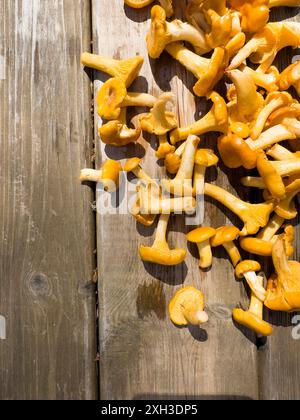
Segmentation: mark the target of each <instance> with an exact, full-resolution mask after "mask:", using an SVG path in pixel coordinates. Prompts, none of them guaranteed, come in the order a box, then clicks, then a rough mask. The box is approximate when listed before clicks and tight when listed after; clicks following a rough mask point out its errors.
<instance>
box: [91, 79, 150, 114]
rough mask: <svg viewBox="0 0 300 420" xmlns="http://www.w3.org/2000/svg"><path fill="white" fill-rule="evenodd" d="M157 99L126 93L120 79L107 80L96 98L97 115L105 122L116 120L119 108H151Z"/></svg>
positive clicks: (140, 94) (144, 94)
mask: <svg viewBox="0 0 300 420" xmlns="http://www.w3.org/2000/svg"><path fill="white" fill-rule="evenodd" d="M156 101H157V98H155V97H154V96H152V95H149V94H148V93H137V92H127V89H126V85H125V83H124V82H123V81H122V80H121V79H117V78H113V79H109V80H107V82H105V83H104V84H103V86H102V87H101V89H100V90H99V93H98V97H97V104H98V115H99V116H100V117H101V118H103V119H105V120H117V119H118V118H119V116H120V114H121V108H126V107H128V106H137V107H138V106H140V107H148V108H152V107H153V106H154V105H155V102H156Z"/></svg>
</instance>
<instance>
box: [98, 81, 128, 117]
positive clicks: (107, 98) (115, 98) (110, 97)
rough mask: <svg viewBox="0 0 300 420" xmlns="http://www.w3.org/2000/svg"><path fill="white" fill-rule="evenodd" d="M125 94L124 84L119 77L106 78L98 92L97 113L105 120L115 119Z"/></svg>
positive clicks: (118, 114)
mask: <svg viewBox="0 0 300 420" xmlns="http://www.w3.org/2000/svg"><path fill="white" fill-rule="evenodd" d="M126 95H127V89H126V85H125V83H124V82H123V81H122V80H121V79H117V78H112V79H109V80H107V82H105V83H104V85H103V86H102V87H101V89H100V90H99V93H98V97H97V104H98V115H99V116H100V117H101V118H103V119H105V120H117V119H118V118H119V116H120V113H121V105H122V102H123V101H124V99H125V98H126Z"/></svg>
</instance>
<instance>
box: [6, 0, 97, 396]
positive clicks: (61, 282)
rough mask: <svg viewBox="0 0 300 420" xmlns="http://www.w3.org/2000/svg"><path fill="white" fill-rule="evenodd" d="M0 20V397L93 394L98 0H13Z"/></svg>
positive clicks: (94, 384) (94, 386)
mask: <svg viewBox="0 0 300 420" xmlns="http://www.w3.org/2000/svg"><path fill="white" fill-rule="evenodd" d="M0 28H1V30H0V39H1V42H0V56H1V62H0V65H1V64H2V63H3V68H2V69H1V70H3V71H1V80H0V98H1V99H0V100H1V106H0V127H1V129H0V135H1V141H0V155H1V164H0V179H1V185H0V197H1V202H2V205H1V210H0V229H1V230H0V238H1V240H0V315H1V316H2V317H3V318H1V319H2V325H3V321H4V320H5V321H6V334H4V331H3V329H2V334H0V355H1V356H0V382H1V387H0V399H29V400H30V399H46V400H49V399H50V400H52V399H94V398H96V397H97V381H96V363H95V358H96V353H97V350H96V333H95V330H96V328H95V293H94V291H95V285H94V284H93V283H92V281H91V279H92V276H93V270H94V266H95V261H94V259H95V257H94V254H93V251H94V247H95V237H94V216H93V212H92V209H91V205H90V203H91V202H92V201H93V192H92V191H91V190H90V188H89V187H87V186H81V185H80V182H79V180H78V179H79V173H80V169H81V168H82V167H84V166H87V165H91V150H92V138H93V136H92V132H91V131H92V130H91V119H90V100H91V92H90V87H89V79H88V77H87V76H86V75H85V74H84V72H83V71H82V68H81V65H80V52H81V51H82V49H88V48H89V47H90V5H89V2H87V1H85V0H52V1H41V0H30V1H29V0H28V1H23V0H15V1H10V0H2V1H1V3H0ZM1 335H2V336H1ZM5 337H6V339H2V338H5Z"/></svg>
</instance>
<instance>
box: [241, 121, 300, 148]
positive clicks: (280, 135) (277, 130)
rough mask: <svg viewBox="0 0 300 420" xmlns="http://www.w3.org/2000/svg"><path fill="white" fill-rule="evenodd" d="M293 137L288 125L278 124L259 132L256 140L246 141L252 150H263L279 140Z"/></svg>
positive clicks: (292, 138)
mask: <svg viewBox="0 0 300 420" xmlns="http://www.w3.org/2000/svg"><path fill="white" fill-rule="evenodd" d="M295 139H296V135H295V133H293V132H292V131H291V130H290V127H286V125H284V124H278V125H274V127H270V128H269V129H268V130H266V131H264V132H263V133H261V135H260V136H259V137H258V138H257V139H256V140H252V139H251V138H249V139H247V140H246V143H247V144H248V146H249V147H250V148H251V149H252V150H265V149H268V148H269V147H271V146H273V145H274V144H276V143H280V142H281V141H284V140H295Z"/></svg>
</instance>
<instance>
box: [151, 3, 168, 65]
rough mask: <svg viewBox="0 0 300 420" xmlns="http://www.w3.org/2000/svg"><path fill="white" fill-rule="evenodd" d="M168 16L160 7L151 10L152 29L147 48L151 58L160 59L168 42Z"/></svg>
mask: <svg viewBox="0 0 300 420" xmlns="http://www.w3.org/2000/svg"><path fill="white" fill-rule="evenodd" d="M166 19H167V14H166V12H165V10H164V9H163V8H162V7H160V6H153V7H152V10H151V28H150V30H149V32H148V34H147V37H146V40H147V48H148V53H149V56H150V57H151V58H153V59H156V58H159V57H160V55H161V53H162V52H163V50H164V48H165V46H166V42H167V24H166Z"/></svg>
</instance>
